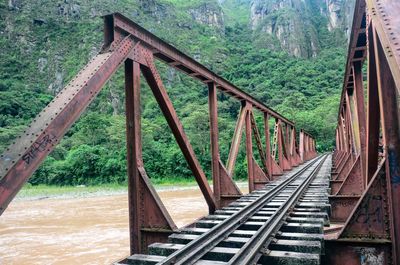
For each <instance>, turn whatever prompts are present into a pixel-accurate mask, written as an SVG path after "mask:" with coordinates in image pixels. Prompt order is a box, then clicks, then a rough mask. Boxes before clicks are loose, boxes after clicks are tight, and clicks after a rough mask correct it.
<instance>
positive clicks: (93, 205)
mask: <svg viewBox="0 0 400 265" xmlns="http://www.w3.org/2000/svg"><path fill="white" fill-rule="evenodd" d="M158 194H159V195H160V197H161V199H162V201H163V202H164V204H165V206H166V208H167V210H168V211H169V213H170V215H171V217H172V219H173V220H174V221H175V223H176V225H177V226H178V227H182V226H185V225H187V224H190V223H191V222H193V221H194V220H196V219H198V218H199V217H201V216H204V215H206V214H207V212H208V211H207V205H206V202H205V200H204V198H203V196H202V195H201V193H200V191H199V189H198V188H197V189H195V188H185V189H177V190H163V191H159V192H158ZM128 254H129V234H128V202H127V195H126V194H120V195H108V196H106V195H101V196H95V197H88V198H82V197H81V198H61V199H60V198H47V199H42V200H24V199H22V200H17V201H13V202H12V203H11V204H10V205H9V207H8V208H7V210H6V211H5V212H4V213H3V215H2V216H1V217H0V265H6V264H7V265H8V264H18V265H19V264H57V265H64V264H111V263H112V262H114V261H117V260H119V259H121V258H123V257H126V256H127V255H128Z"/></svg>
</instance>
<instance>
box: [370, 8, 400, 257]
mask: <svg viewBox="0 0 400 265" xmlns="http://www.w3.org/2000/svg"><path fill="white" fill-rule="evenodd" d="M398 10H399V11H400V5H398ZM397 29H400V25H397ZM373 36H374V53H375V60H376V62H377V64H376V70H377V76H378V93H379V106H380V114H381V121H382V135H383V144H384V146H383V148H384V153H385V157H386V159H387V162H388V163H387V166H386V167H387V168H386V171H387V172H386V174H387V177H386V180H387V182H388V186H389V189H390V192H391V197H390V198H389V201H390V205H391V211H392V220H391V221H392V226H391V234H392V246H393V256H394V258H393V260H394V263H395V264H400V208H399V205H400V118H399V117H400V115H399V107H400V106H399V102H398V100H397V99H398V95H397V93H398V88H399V87H396V82H395V79H394V78H395V76H394V75H393V73H392V72H391V70H392V68H391V67H390V63H389V60H387V58H386V56H385V50H384V48H383V47H382V44H383V43H382V40H381V39H380V36H378V34H377V33H376V32H375V31H373ZM398 78H400V77H398Z"/></svg>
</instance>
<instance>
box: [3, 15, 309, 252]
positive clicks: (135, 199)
mask: <svg viewBox="0 0 400 265" xmlns="http://www.w3.org/2000/svg"><path fill="white" fill-rule="evenodd" d="M104 25H105V27H104V46H103V49H102V51H101V53H100V54H99V55H97V56H96V57H94V58H93V59H92V60H91V61H90V62H89V63H88V65H87V66H85V67H84V68H83V69H82V70H81V71H80V72H79V73H78V75H77V76H76V77H75V78H73V79H72V81H71V82H70V84H68V85H67V86H66V87H65V88H64V89H63V90H62V91H60V93H59V94H58V95H57V96H56V98H55V99H54V100H53V101H52V102H51V103H50V104H49V105H48V106H47V107H46V108H45V109H44V110H43V111H42V112H41V113H40V114H39V115H38V116H37V117H36V118H35V119H34V120H33V122H32V124H31V125H30V126H29V128H28V129H27V130H26V131H25V132H24V134H23V135H21V136H20V137H19V138H18V139H17V140H16V141H15V142H14V143H13V144H12V145H11V146H10V147H9V148H8V149H7V150H6V152H5V153H4V154H2V155H1V156H0V166H1V167H0V214H1V213H2V212H3V211H4V210H5V209H6V207H7V205H8V204H9V203H10V201H11V200H12V199H13V198H14V196H15V195H16V194H17V192H18V191H19V190H20V188H21V187H22V185H23V184H24V183H25V182H26V181H27V180H28V178H29V177H30V176H31V175H32V173H33V172H34V171H35V170H36V169H37V167H38V166H39V165H40V164H41V162H42V161H43V160H44V158H45V157H46V156H47V155H48V154H49V153H50V152H51V151H52V150H53V149H54V147H55V146H56V145H57V144H58V143H59V141H60V140H61V138H62V137H63V135H64V134H65V133H66V132H67V130H68V129H69V128H70V127H71V126H72V124H73V123H74V122H75V121H76V120H77V119H78V118H79V116H80V115H81V114H82V112H83V111H84V110H85V109H86V107H87V106H88V105H89V104H90V102H91V101H92V100H93V99H94V98H95V97H96V95H97V94H98V93H99V91H100V90H101V88H102V87H103V85H104V84H105V82H106V81H107V80H108V79H109V78H110V77H111V76H112V75H113V74H114V72H115V71H116V70H117V68H118V67H119V66H120V65H121V64H124V66H125V94H126V137H127V143H126V144H127V169H128V172H127V173H128V201H129V223H130V225H129V227H130V246H131V253H132V254H133V253H141V252H143V251H144V250H145V247H146V246H147V245H148V244H150V243H152V242H156V241H157V242H162V241H166V239H167V236H168V235H169V234H171V233H172V232H173V231H174V230H175V229H176V226H175V224H174V222H173V220H172V219H171V217H170V216H169V214H168V212H167V210H166V208H165V207H164V205H163V203H162V201H161V200H160V198H159V196H158V195H157V192H156V191H155V189H154V187H153V186H152V184H151V182H150V179H149V176H147V173H146V170H145V165H144V162H143V158H142V141H141V135H142V132H141V122H140V119H141V113H140V81H141V80H140V79H141V75H142V76H144V78H145V80H146V81H147V83H148V85H149V87H150V89H151V91H152V92H153V95H154V97H155V99H156V100H157V102H158V105H159V107H160V109H161V111H162V113H163V115H164V117H165V118H166V120H167V123H168V125H169V127H170V129H171V131H172V133H173V135H174V136H175V139H176V141H177V143H178V145H179V147H180V149H181V151H182V153H183V155H184V157H185V159H186V161H187V164H188V166H189V168H190V169H191V171H192V172H193V176H194V177H195V179H196V181H197V183H198V185H199V188H200V190H201V191H202V193H203V196H204V198H205V200H206V202H207V204H208V207H209V212H213V211H215V209H218V208H221V207H223V206H225V205H227V204H228V203H229V202H231V201H233V200H236V199H237V198H239V197H240V196H241V195H242V194H241V192H240V190H239V189H238V187H237V186H236V184H235V182H234V181H233V178H232V177H233V174H234V168H235V161H236V157H237V155H238V151H239V145H240V142H241V137H242V134H243V131H245V137H246V139H245V140H246V141H245V142H246V154H247V162H248V180H249V189H250V190H254V189H257V188H258V187H260V186H261V185H264V184H265V183H267V182H268V181H269V180H271V179H272V178H273V176H274V175H279V174H282V173H283V170H288V169H290V168H291V167H294V166H297V165H298V164H299V163H302V162H304V161H306V160H308V159H311V158H313V157H315V156H316V147H315V140H313V138H312V136H311V135H309V134H307V133H306V132H304V130H300V136H299V138H300V144H299V146H298V145H297V140H296V129H295V127H294V123H293V122H292V121H290V120H288V119H286V118H285V117H284V116H282V115H280V114H279V113H277V112H275V111H274V110H272V109H270V108H268V107H267V106H266V105H264V104H263V103H261V102H260V101H258V100H256V99H255V98H253V97H252V96H250V95H249V94H247V93H245V92H243V91H242V90H240V89H239V88H237V87H236V86H234V85H233V84H231V83H230V82H229V81H227V80H225V79H223V78H222V77H220V76H218V75H217V74H215V73H213V72H211V71H210V70H209V69H207V68H206V67H204V66H203V65H201V64H200V63H198V62H196V61H195V60H193V59H192V58H190V57H189V56H187V55H185V54H183V53H182V52H180V51H179V50H177V49H175V48H174V47H172V46H171V45H169V44H167V43H165V42H164V41H162V40H160V39H159V38H157V37H156V36H154V35H153V34H151V33H150V32H148V31H146V30H145V29H143V28H141V27H140V26H138V25H137V24H135V23H134V22H132V21H130V20H129V19H127V18H125V17H124V16H122V15H121V14H112V15H108V16H105V17H104ZM154 59H158V60H160V61H162V62H164V63H167V64H168V65H169V66H171V67H174V68H176V69H178V70H179V71H182V72H183V73H185V74H187V75H189V76H191V77H193V78H195V79H198V80H200V81H201V82H203V83H205V84H206V85H207V88H208V93H209V95H208V102H209V115H210V140H211V143H210V144H211V168H212V178H213V186H214V187H213V189H211V187H210V185H209V184H208V182H207V178H206V175H205V173H204V171H203V170H202V168H201V166H200V163H199V161H198V159H197V158H196V155H195V153H194V151H193V148H192V146H191V144H190V141H189V139H188V137H187V136H186V134H185V131H184V128H183V126H182V124H181V122H180V120H179V118H178V116H177V114H176V111H175V109H174V107H173V104H172V101H171V100H170V98H169V96H168V93H167V90H166V89H165V87H164V85H163V82H162V80H161V77H160V75H159V73H158V71H157V68H156V66H155V63H154ZM218 91H219V92H220V93H224V94H226V95H228V96H232V97H234V98H236V99H237V100H238V102H240V104H241V105H242V109H241V111H240V113H239V118H238V122H237V126H236V130H235V133H234V136H233V140H232V145H231V151H230V154H229V159H228V162H227V165H226V167H225V166H224V164H223V163H222V161H221V160H220V154H219V144H218V108H217V104H218ZM255 111H259V112H260V113H261V114H262V116H263V122H264V130H263V132H264V141H265V147H263V144H262V138H263V137H262V134H261V132H262V131H260V130H259V129H258V126H257V123H256V119H255V118H254V112H255ZM270 118H271V119H275V121H276V125H277V126H276V135H277V137H275V138H274V140H273V146H274V147H276V149H277V151H276V152H275V151H274V152H273V154H274V155H272V154H271V151H272V150H271V139H270V130H269V124H268V121H269V119H270ZM253 138H254V140H255V142H256V148H257V150H258V153H259V156H260V158H261V166H260V165H259V162H257V161H256V159H255V158H254V156H253ZM276 156H277V157H276Z"/></svg>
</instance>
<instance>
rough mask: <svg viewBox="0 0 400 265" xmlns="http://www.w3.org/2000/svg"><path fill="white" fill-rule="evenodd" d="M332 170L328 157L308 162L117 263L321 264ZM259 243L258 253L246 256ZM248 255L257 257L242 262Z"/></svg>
mask: <svg viewBox="0 0 400 265" xmlns="http://www.w3.org/2000/svg"><path fill="white" fill-rule="evenodd" d="M330 169H331V156H330V155H329V156H326V157H319V158H316V159H314V160H312V161H309V162H307V163H305V164H303V165H301V166H299V167H297V168H295V169H293V170H292V171H290V172H288V173H286V174H284V175H283V176H281V177H280V178H279V179H277V180H275V181H273V182H270V183H268V184H267V185H265V187H264V188H262V189H260V190H256V191H253V192H251V193H249V194H247V195H244V196H242V197H241V198H240V199H238V200H237V201H235V202H232V203H230V204H229V205H228V206H227V207H224V208H222V209H221V210H217V211H216V212H215V213H214V214H212V215H208V216H206V217H204V218H202V219H200V220H198V221H197V222H195V223H194V224H192V225H191V226H189V227H185V228H183V229H180V230H179V231H178V232H176V233H173V234H172V235H170V236H169V238H168V242H167V243H153V244H150V245H149V246H148V255H142V254H136V255H132V256H130V257H128V258H127V259H125V260H123V261H121V262H120V263H119V264H171V262H173V263H174V264H181V263H182V264H188V263H185V262H190V264H192V262H193V261H194V264H247V262H246V263H244V261H245V260H247V261H248V260H254V259H256V260H257V263H258V264H278V263H279V264H299V263H302V264H320V260H321V258H320V256H321V254H323V253H324V237H323V230H324V229H323V228H324V226H329V212H330V205H329V202H328V194H329V192H330V191H329V179H330ZM307 181H308V183H307ZM302 185H304V186H302ZM296 192H299V193H296ZM290 200H293V201H290ZM285 207H286V208H285ZM258 235H268V236H265V237H264V238H262V237H259V236H258ZM213 237H214V239H213ZM259 240H262V241H264V242H262V247H261V248H260V250H259V251H256V252H254V251H253V250H254V248H253V247H251V248H249V250H250V251H247V249H246V246H251V244H252V243H255V244H258V245H259V244H260V242H257V241H259ZM252 241H254V242H252ZM241 252H243V254H242V256H240V253H241ZM253 252H254V253H253ZM248 255H253V256H254V255H255V256H254V257H251V259H246V258H242V257H247V256H248ZM193 256H195V257H193ZM235 257H239V259H235Z"/></svg>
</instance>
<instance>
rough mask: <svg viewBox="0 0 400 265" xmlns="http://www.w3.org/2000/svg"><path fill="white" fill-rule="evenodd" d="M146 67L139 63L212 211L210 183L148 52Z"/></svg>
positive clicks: (214, 206)
mask: <svg viewBox="0 0 400 265" xmlns="http://www.w3.org/2000/svg"><path fill="white" fill-rule="evenodd" d="M144 56H145V58H146V62H147V64H148V67H147V66H145V65H141V70H142V73H143V76H144V77H145V78H146V81H147V83H148V84H149V86H150V88H151V90H152V92H153V94H154V97H155V98H156V100H157V102H158V105H159V106H160V109H161V111H162V112H163V114H164V117H165V118H166V120H167V123H168V125H169V127H170V128H171V130H172V133H173V134H174V136H175V138H176V141H177V143H178V145H179V147H180V148H181V151H182V153H183V156H184V157H185V159H186V161H187V163H188V165H189V167H190V169H191V170H192V172H193V175H194V177H195V179H196V181H197V184H198V185H199V187H200V190H201V191H202V193H203V196H204V198H205V200H206V202H207V205H208V209H209V212H210V213H213V212H214V211H215V209H216V203H215V200H214V196H213V192H212V191H211V188H210V185H209V184H208V182H207V178H206V175H205V174H204V171H203V170H202V168H201V166H200V163H199V161H198V160H197V158H196V155H195V153H194V151H193V147H192V145H191V144H190V142H189V139H188V138H187V136H186V133H185V131H184V129H183V126H182V124H181V122H180V120H179V118H178V115H177V114H176V111H175V109H174V106H173V104H172V102H171V100H170V98H169V96H168V94H167V91H166V89H165V87H164V85H163V83H162V81H161V78H160V75H159V74H158V72H157V69H156V67H155V65H154V61H153V55H152V54H151V53H150V52H145V54H144Z"/></svg>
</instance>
